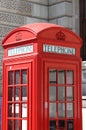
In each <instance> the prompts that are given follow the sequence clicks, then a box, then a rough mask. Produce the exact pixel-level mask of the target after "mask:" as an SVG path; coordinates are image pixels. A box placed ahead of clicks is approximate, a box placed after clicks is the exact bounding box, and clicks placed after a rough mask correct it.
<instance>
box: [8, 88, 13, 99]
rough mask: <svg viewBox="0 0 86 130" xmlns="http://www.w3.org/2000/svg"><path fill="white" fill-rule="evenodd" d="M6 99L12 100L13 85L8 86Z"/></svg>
mask: <svg viewBox="0 0 86 130" xmlns="http://www.w3.org/2000/svg"><path fill="white" fill-rule="evenodd" d="M8 101H14V89H13V87H8Z"/></svg>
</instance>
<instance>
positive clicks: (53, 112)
mask: <svg viewBox="0 0 86 130" xmlns="http://www.w3.org/2000/svg"><path fill="white" fill-rule="evenodd" d="M49 113H50V118H55V117H56V103H50V111H49Z"/></svg>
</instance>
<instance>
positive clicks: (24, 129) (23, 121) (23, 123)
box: [22, 120, 27, 130]
mask: <svg viewBox="0 0 86 130" xmlns="http://www.w3.org/2000/svg"><path fill="white" fill-rule="evenodd" d="M22 130H27V120H22Z"/></svg>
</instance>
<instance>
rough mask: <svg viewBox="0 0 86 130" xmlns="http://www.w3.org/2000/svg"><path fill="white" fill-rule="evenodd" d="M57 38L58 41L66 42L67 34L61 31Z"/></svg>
mask: <svg viewBox="0 0 86 130" xmlns="http://www.w3.org/2000/svg"><path fill="white" fill-rule="evenodd" d="M56 38H57V40H62V41H64V40H65V34H64V33H63V32H62V31H60V32H58V33H56Z"/></svg>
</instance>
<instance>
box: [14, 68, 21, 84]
mask: <svg viewBox="0 0 86 130" xmlns="http://www.w3.org/2000/svg"><path fill="white" fill-rule="evenodd" d="M15 76H16V79H15V80H16V81H15V84H20V70H16V71H15Z"/></svg>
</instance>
